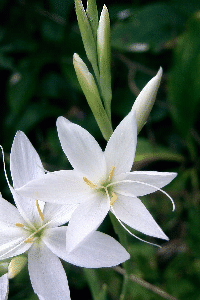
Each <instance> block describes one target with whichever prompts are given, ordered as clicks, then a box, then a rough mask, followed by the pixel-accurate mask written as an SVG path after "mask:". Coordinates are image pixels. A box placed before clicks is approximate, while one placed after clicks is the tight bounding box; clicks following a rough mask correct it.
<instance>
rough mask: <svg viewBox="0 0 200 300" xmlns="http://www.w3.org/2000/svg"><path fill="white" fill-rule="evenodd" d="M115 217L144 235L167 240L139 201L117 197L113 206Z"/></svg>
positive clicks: (134, 198)
mask: <svg viewBox="0 0 200 300" xmlns="http://www.w3.org/2000/svg"><path fill="white" fill-rule="evenodd" d="M113 209H114V212H115V214H116V217H117V218H118V219H120V220H121V221H122V222H124V223H126V224H127V225H128V226H130V227H132V228H133V229H136V230H138V231H140V232H142V233H144V234H147V235H150V236H153V237H157V238H161V239H165V240H168V237H167V236H166V235H165V234H164V232H163V231H162V229H161V228H160V227H159V226H158V224H157V223H156V222H155V220H154V219H153V217H152V216H151V214H150V213H149V211H148V210H147V209H146V207H145V206H144V204H143V203H142V202H141V201H140V199H138V198H136V197H126V196H122V195H119V196H118V199H117V200H116V201H115V203H114V204H113Z"/></svg>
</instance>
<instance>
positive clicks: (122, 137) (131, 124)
mask: <svg viewBox="0 0 200 300" xmlns="http://www.w3.org/2000/svg"><path fill="white" fill-rule="evenodd" d="M136 144H137V126H136V117H135V112H134V111H132V112H130V113H129V114H128V115H127V116H126V117H125V118H124V119H123V120H122V121H121V123H120V124H119V125H118V126H117V128H116V129H115V131H114V132H113V134H112V135H111V137H110V139H109V141H108V144H107V146H106V149H105V158H106V163H107V169H108V170H111V168H112V167H113V166H114V167H115V171H114V176H113V179H114V178H115V176H116V175H118V174H120V173H123V172H129V171H130V170H131V167H132V165H133V161H134V157H135V150H136Z"/></svg>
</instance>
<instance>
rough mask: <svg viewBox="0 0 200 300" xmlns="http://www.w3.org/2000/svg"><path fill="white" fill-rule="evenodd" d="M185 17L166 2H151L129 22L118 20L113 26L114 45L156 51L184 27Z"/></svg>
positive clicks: (125, 49)
mask: <svg viewBox="0 0 200 300" xmlns="http://www.w3.org/2000/svg"><path fill="white" fill-rule="evenodd" d="M183 25H184V19H183V18H182V16H181V15H180V14H178V13H177V12H176V11H175V10H174V9H173V7H171V6H170V5H167V4H165V3H156V4H150V5H147V6H145V7H142V8H140V9H138V11H137V12H135V14H134V15H133V18H132V19H131V20H130V21H127V22H117V23H116V24H115V25H114V27H113V28H112V31H111V33H112V39H111V41H112V46H113V47H114V48H117V49H119V50H121V51H129V52H144V51H148V50H149V49H150V50H152V51H155V52H158V51H160V49H162V47H163V44H164V43H165V42H167V41H169V40H171V39H172V38H174V37H175V35H176V34H177V32H180V30H181V29H182V28H183Z"/></svg>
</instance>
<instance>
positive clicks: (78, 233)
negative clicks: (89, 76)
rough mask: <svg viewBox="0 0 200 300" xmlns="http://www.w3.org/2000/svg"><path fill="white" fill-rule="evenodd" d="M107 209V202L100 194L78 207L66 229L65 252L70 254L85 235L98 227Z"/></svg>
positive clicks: (108, 206) (108, 205)
mask: <svg viewBox="0 0 200 300" xmlns="http://www.w3.org/2000/svg"><path fill="white" fill-rule="evenodd" d="M109 209H110V203H109V201H108V200H107V199H106V198H105V199H104V198H103V196H102V195H100V194H96V195H94V198H93V199H90V200H89V201H87V202H85V203H81V204H80V205H79V206H78V208H77V209H76V210H75V211H74V213H73V214H72V217H71V219H70V221H69V225H68V229H67V237H66V238H67V240H66V247H67V252H71V251H72V250H73V249H74V248H75V247H77V246H78V245H79V244H80V243H81V242H83V240H84V239H85V238H86V237H87V235H89V234H90V233H91V232H93V231H94V230H96V229H97V228H98V227H99V225H100V224H101V223H102V221H103V219H104V218H105V216H106V215H107V213H108V211H109Z"/></svg>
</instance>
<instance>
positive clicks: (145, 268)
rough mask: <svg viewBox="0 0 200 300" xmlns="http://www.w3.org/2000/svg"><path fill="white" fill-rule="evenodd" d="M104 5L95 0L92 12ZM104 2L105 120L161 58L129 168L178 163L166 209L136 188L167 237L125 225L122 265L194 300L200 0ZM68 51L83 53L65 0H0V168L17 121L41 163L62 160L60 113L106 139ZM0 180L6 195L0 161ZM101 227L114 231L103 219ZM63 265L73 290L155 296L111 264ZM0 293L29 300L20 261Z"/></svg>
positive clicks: (198, 250)
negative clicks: (108, 101)
mask: <svg viewBox="0 0 200 300" xmlns="http://www.w3.org/2000/svg"><path fill="white" fill-rule="evenodd" d="M85 4H86V3H84V5H85ZM103 4H104V2H103V1H102V0H99V1H98V2H97V5H98V9H99V13H100V10H101V9H102V6H103ZM105 4H106V5H107V7H108V9H109V13H110V17H111V36H112V38H111V44H112V90H113V99H112V122H113V127H114V128H115V126H116V125H117V124H118V123H119V122H120V120H122V118H123V117H124V116H125V115H126V114H127V113H128V112H129V111H130V109H131V107H132V104H133V102H134V100H135V98H136V96H137V95H138V92H139V91H140V90H141V89H142V88H143V87H144V85H145V84H146V83H147V82H148V80H150V79H151V78H152V77H153V76H154V75H155V74H156V72H157V70H158V69H159V67H160V66H162V67H163V69H164V75H163V79H162V83H161V86H160V89H159V92H158V96H157V100H156V103H155V105H154V108H153V110H152V113H151V115H150V117H149V121H148V122H147V124H146V125H145V126H144V128H143V130H142V131H141V133H140V134H139V137H138V148H137V153H136V160H135V163H134V166H133V169H134V170H139V169H140V170H141V169H143V170H157V171H175V172H178V177H177V178H176V179H175V180H174V181H173V182H172V183H171V184H170V185H169V187H167V188H166V189H165V190H166V191H167V192H168V193H169V194H170V195H171V196H172V197H173V199H174V201H175V203H176V211H175V212H173V213H172V211H171V204H170V203H169V202H168V200H167V199H166V198H165V197H164V196H163V195H162V194H160V193H155V194H152V195H149V196H148V197H142V200H143V201H144V203H145V205H146V206H147V207H148V209H149V210H150V211H151V213H152V215H153V216H154V217H155V219H156V220H157V221H158V223H159V225H160V226H161V227H162V228H163V230H164V231H165V232H166V234H167V235H168V236H169V237H170V241H169V242H167V243H164V244H163V247H162V248H161V249H159V250H157V249H156V248H155V247H153V246H151V245H148V244H144V243H142V242H140V241H138V240H136V239H134V238H133V237H130V236H127V235H126V232H125V231H124V240H123V241H122V242H123V243H125V244H126V246H127V247H128V250H129V251H130V253H131V260H130V261H129V262H128V264H124V266H123V267H124V268H125V269H126V271H127V273H128V274H134V275H137V276H138V277H140V278H142V279H144V280H145V281H148V282H149V283H151V284H153V285H155V286H157V287H159V288H161V289H163V290H164V291H166V292H167V293H169V294H170V295H172V296H173V297H175V298H177V299H181V300H188V299H195V300H198V299H200V294H199V285H200V206H199V200H200V186H199V165H200V162H199V155H198V153H199V151H200V132H199V122H200V121H199V118H198V116H199V112H200V109H199V103H200V50H199V49H200V3H199V0H192V1H187V0H168V1H167V0H166V1H145V0H136V1H133V2H132V4H131V5H130V2H129V1H128V0H127V1H126V0H124V1H118V2H117V3H114V4H113V2H112V1H111V0H108V1H107V2H106V3H105ZM74 52H77V53H79V55H80V56H81V57H82V58H83V59H84V61H87V59H86V55H85V52H84V48H83V45H82V41H81V37H80V32H79V29H78V25H77V20H76V15H75V11H74V3H73V0H14V1H13V0H1V1H0V76H1V77H0V78H1V89H0V93H1V110H0V116H1V118H0V120H1V122H0V130H1V136H0V139H1V140H0V144H1V145H2V146H3V147H4V150H5V152H6V163H7V165H6V167H7V170H8V168H9V151H10V147H11V144H12V140H13V138H14V135H15V133H16V131H17V130H22V131H24V132H25V133H26V134H27V136H28V137H29V139H30V140H31V142H32V143H33V145H34V146H35V148H36V149H37V151H38V153H39V154H40V156H41V158H42V161H43V162H44V165H45V168H46V169H48V170H50V171H52V170H57V169H65V168H70V165H69V163H68V162H67V161H66V158H65V156H64V154H63V152H62V149H61V147H60V144H59V141H58V137H57V133H56V127H55V121H56V118H57V117H58V116H60V115H63V116H65V117H67V118H69V119H70V120H72V121H74V122H76V123H78V124H81V126H83V127H84V128H86V129H87V130H88V131H89V132H90V133H91V134H93V135H94V136H95V138H96V139H97V140H98V141H99V143H100V144H101V145H102V147H104V146H105V141H104V140H103V138H102V136H101V134H100V131H99V129H98V126H97V124H96V123H95V120H94V117H93V116H92V113H91V112H90V109H89V108H88V106H87V103H86V100H85V98H84V96H83V94H82V92H81V89H80V87H79V84H78V81H77V79H76V76H75V71H74V69H73V64H72V55H73V53H74ZM88 65H89V63H88ZM0 180H1V192H2V194H3V197H5V198H7V199H8V200H10V201H12V199H11V196H10V193H9V191H8V188H7V186H6V181H5V179H4V174H3V170H1V174H0ZM100 230H102V231H104V232H106V233H109V234H111V235H112V236H114V237H116V238H117V234H116V233H117V230H116V228H115V230H116V233H115V232H114V230H113V228H112V226H111V223H110V220H109V218H106V220H105V222H104V223H103V224H102V225H101V228H100ZM121 230H122V231H123V229H121ZM140 236H142V235H140ZM142 238H145V237H142ZM147 239H148V238H147ZM148 240H149V241H153V242H155V241H154V240H153V239H148ZM156 242H159V241H156ZM63 264H64V267H65V269H66V273H67V276H68V280H69V286H70V290H71V297H72V299H76V298H77V299H80V297H81V298H83V297H84V298H86V299H95V300H105V299H107V300H111V299H114V300H118V299H120V300H122V299H124V300H133V299H136V300H140V299H145V300H146V299H150V300H151V299H161V298H162V297H161V296H158V295H156V294H155V293H154V292H153V291H150V290H148V289H146V288H144V287H142V286H141V285H139V284H137V283H135V282H133V281H131V280H130V279H128V278H125V279H124V280H123V276H122V275H120V274H118V272H117V271H116V270H113V269H100V270H83V269H81V268H78V267H74V266H72V265H68V264H67V263H63ZM9 299H13V300H19V299H20V300H21V299H23V300H24V299H25V300H26V299H27V300H28V299H29V300H30V299H31V300H34V299H35V300H36V299H37V297H36V296H35V295H34V294H33V291H32V288H31V284H30V281H29V277H28V271H27V268H25V269H24V270H23V271H22V272H21V273H20V274H19V275H18V276H17V277H16V278H14V279H13V280H11V281H10V294H9ZM169 299H173V298H169Z"/></svg>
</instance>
